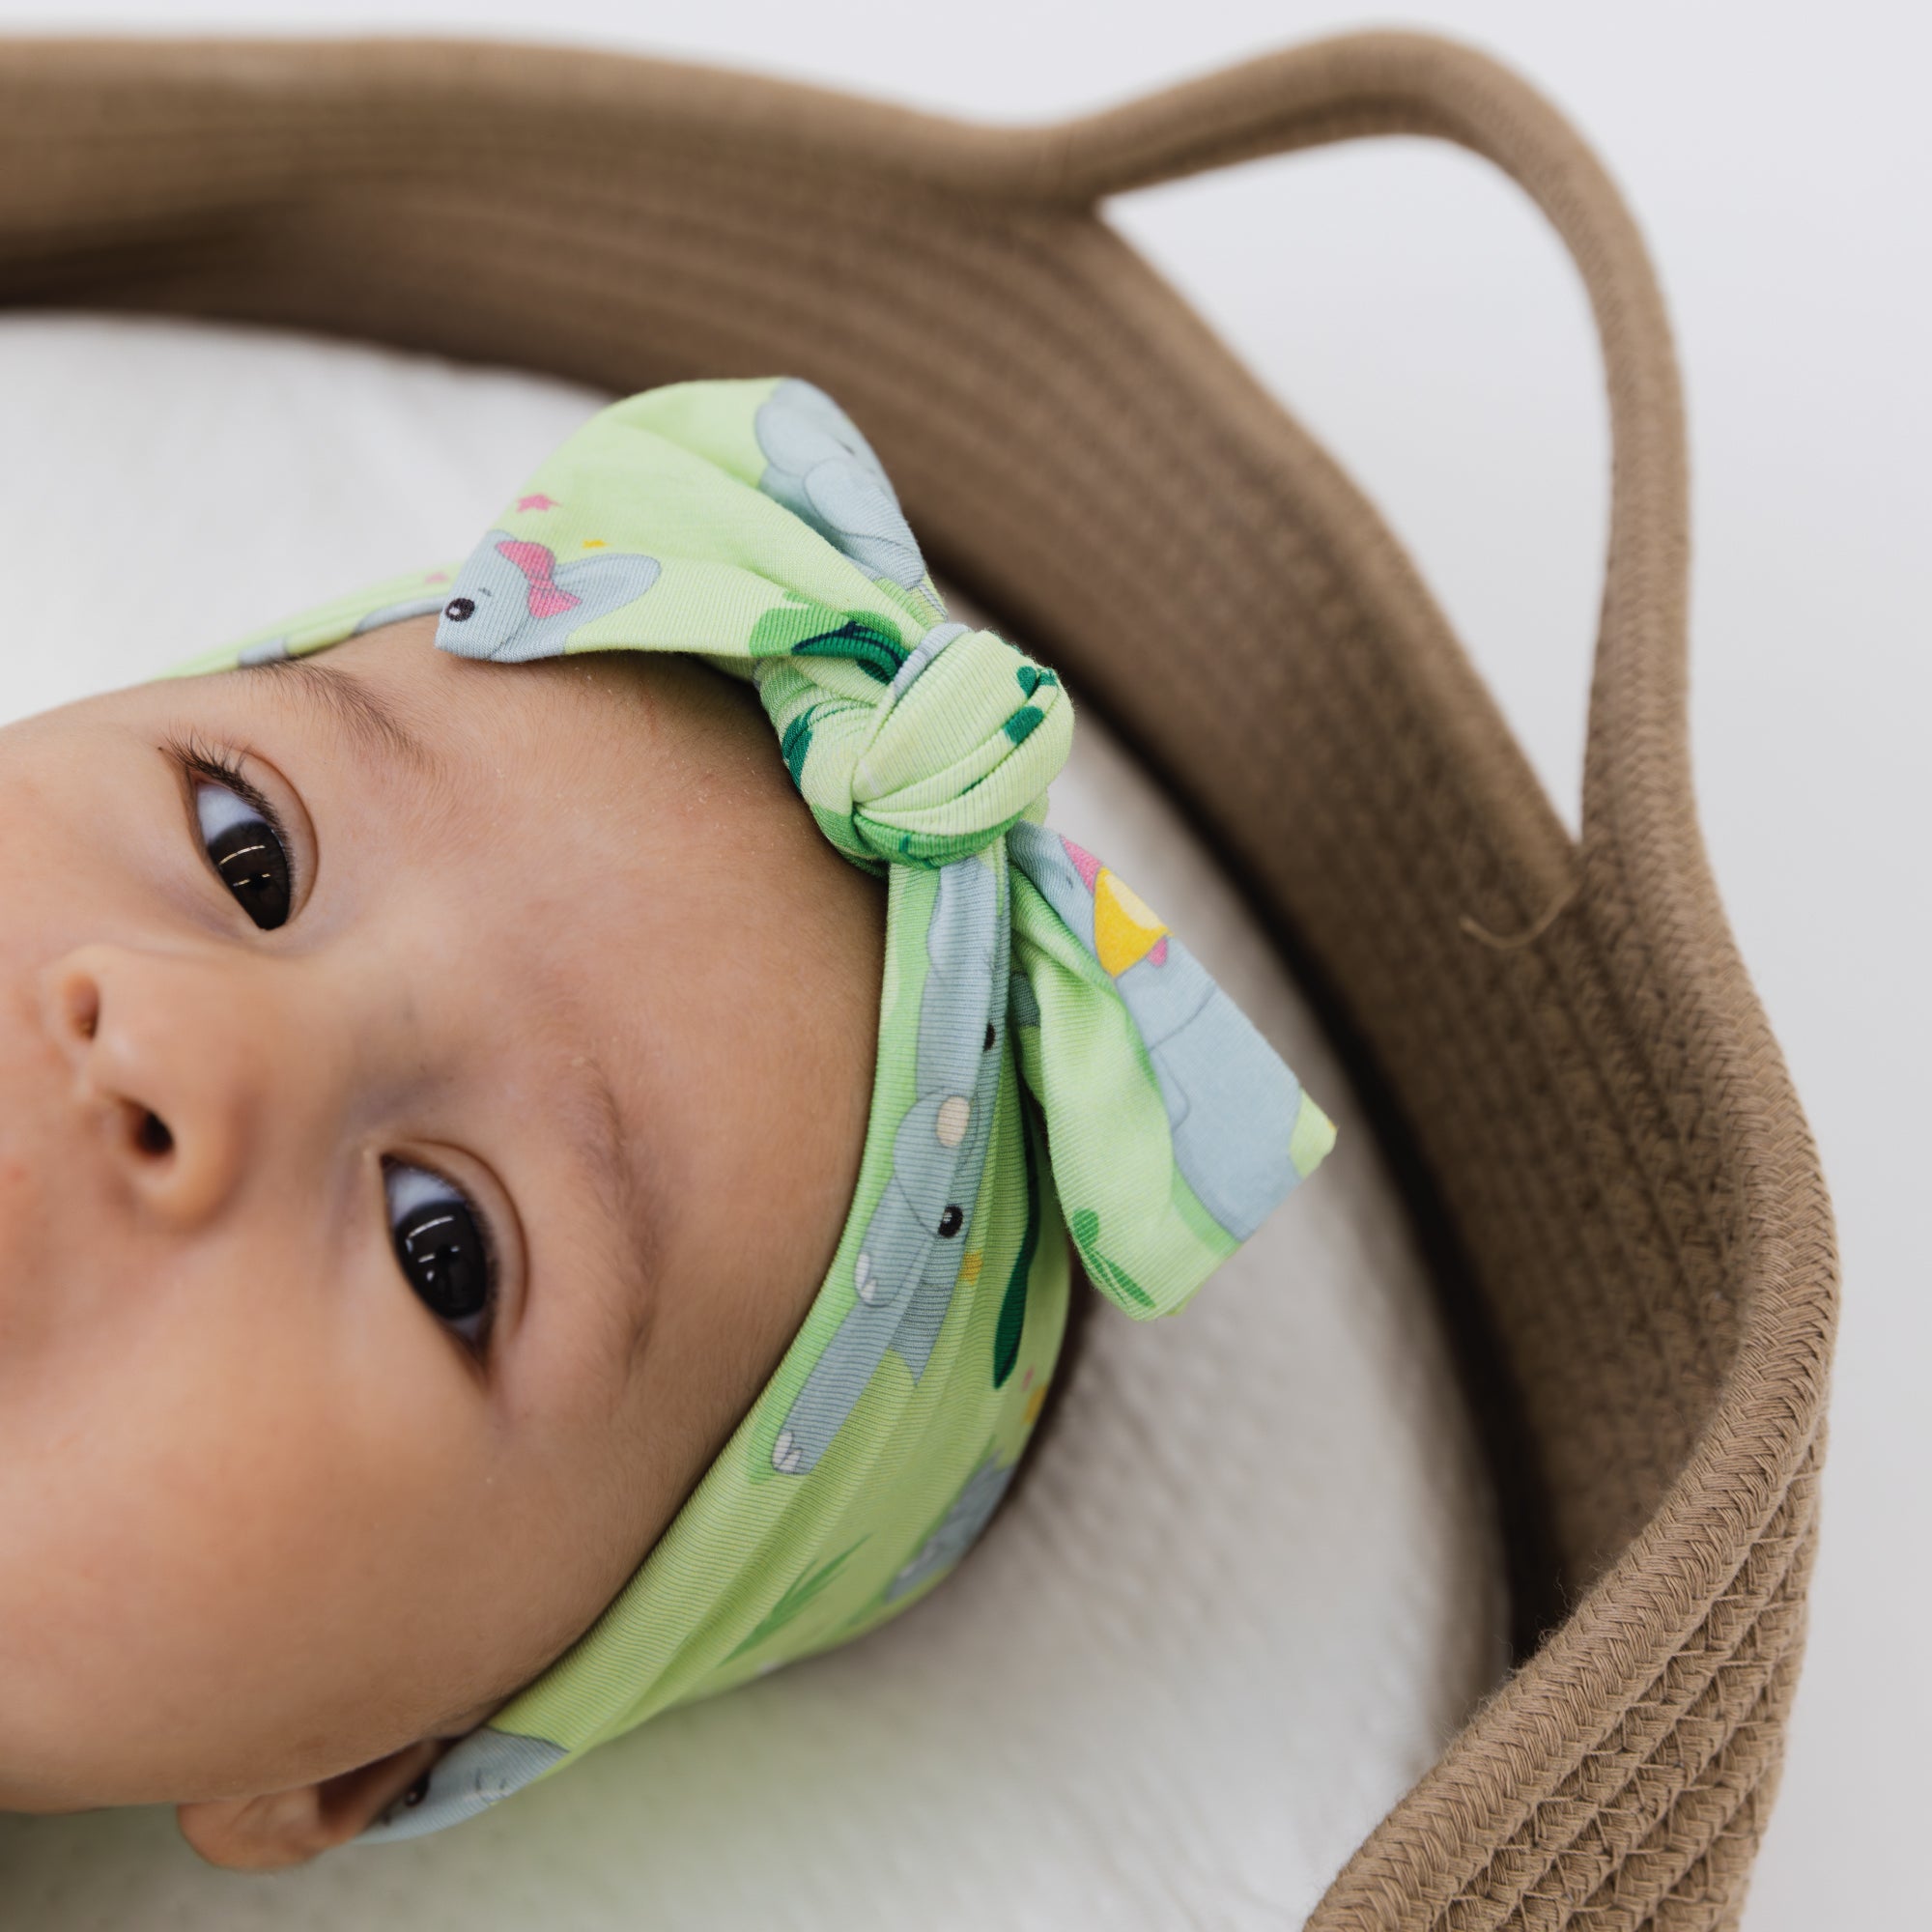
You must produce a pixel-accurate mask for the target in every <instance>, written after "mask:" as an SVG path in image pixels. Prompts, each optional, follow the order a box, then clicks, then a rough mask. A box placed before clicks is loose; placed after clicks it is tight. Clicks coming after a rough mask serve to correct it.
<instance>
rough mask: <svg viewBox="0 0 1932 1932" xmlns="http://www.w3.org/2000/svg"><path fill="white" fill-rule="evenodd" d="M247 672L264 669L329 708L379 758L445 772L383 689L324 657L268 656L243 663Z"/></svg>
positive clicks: (435, 774) (434, 774)
mask: <svg viewBox="0 0 1932 1932" xmlns="http://www.w3.org/2000/svg"><path fill="white" fill-rule="evenodd" d="M240 669H241V671H243V672H251V671H252V672H256V673H266V674H268V675H270V676H271V677H273V678H275V679H276V680H277V681H278V682H279V683H282V684H284V685H285V686H286V688H287V689H289V690H290V691H294V692H299V693H300V694H301V695H302V696H304V697H306V698H308V699H310V700H311V701H312V702H313V703H314V704H315V705H317V706H318V707H319V708H320V709H322V710H323V711H325V712H326V713H327V715H328V716H329V717H330V718H332V719H333V720H334V722H335V723H336V724H338V725H341V726H342V727H343V729H344V730H346V731H347V732H348V733H349V735H350V736H351V737H352V738H354V739H355V741H356V743H357V744H358V745H359V746H360V748H361V749H362V750H363V751H364V752H366V753H369V754H370V755H371V756H373V757H376V758H383V757H401V758H402V759H404V760H405V761H406V762H407V763H409V764H411V765H413V766H414V767H415V768H416V770H417V771H418V772H419V773H420V774H421V775H422V776H423V777H425V778H430V779H435V778H440V776H441V775H442V761H441V759H440V757H439V756H438V755H437V753H436V752H435V750H434V748H433V747H432V746H431V745H430V744H429V742H428V740H427V739H425V738H422V737H420V736H419V735H418V734H417V733H416V732H415V731H414V730H413V729H412V726H411V725H410V724H409V721H408V720H407V719H405V718H404V716H403V715H402V713H401V712H400V711H398V710H397V709H396V707H395V706H394V705H393V704H392V703H390V701H389V700H388V699H387V698H386V697H384V696H383V694H382V693H381V692H379V691H376V690H373V689H372V688H371V687H370V686H368V685H366V684H364V683H363V682H362V680H361V679H360V678H355V677H351V676H350V675H349V673H348V672H347V671H345V670H342V669H339V668H337V667H336V666H334V665H332V664H329V663H327V661H326V660H324V659H320V658H270V659H268V660H267V661H266V662H264V663H261V664H252V665H242V666H241V667H240Z"/></svg>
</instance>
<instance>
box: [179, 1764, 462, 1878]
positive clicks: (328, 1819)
mask: <svg viewBox="0 0 1932 1932" xmlns="http://www.w3.org/2000/svg"><path fill="white" fill-rule="evenodd" d="M454 1742H455V1740H454V1739H452V1738H419V1739H418V1740H417V1741H416V1742H415V1743H414V1744H412V1745H405V1746H404V1747H402V1749H400V1750H395V1751H391V1752H390V1753H389V1755H388V1756H387V1757H379V1758H377V1759H376V1760H375V1762H374V1763H372V1764H365V1765H359V1766H358V1767H357V1768H356V1769H355V1770H354V1771H345V1772H342V1773H340V1774H339V1775H338V1776H334V1777H327V1778H324V1779H323V1780H322V1781H321V1783H319V1784H302V1785H298V1786H297V1787H296V1788H295V1789H294V1790H292V1791H273V1792H269V1793H267V1794H265V1795H264V1796H262V1797H260V1798H211V1799H205V1800H202V1801H200V1802H197V1803H195V1804H178V1805H176V1807H175V1817H176V1819H177V1821H178V1822H179V1823H180V1826H181V1833H182V1836H183V1837H184V1838H185V1839H186V1840H187V1841H188V1843H189V1844H190V1845H192V1846H193V1847H194V1849H195V1850H196V1851H197V1852H199V1853H200V1854H201V1856H202V1857H203V1858H204V1859H206V1860H207V1861H208V1862H209V1863H210V1864H212V1865H224V1866H226V1867H227V1868H228V1869H229V1870H230V1871H281V1870H284V1869H285V1868H286V1867H288V1866H290V1865H301V1864H306V1863H307V1862H308V1861H309V1860H310V1859H312V1858H314V1857H315V1856H316V1854H317V1853H319V1852H326V1851H327V1850H329V1848H330V1847H331V1846H334V1845H342V1844H347V1843H348V1841H349V1840H350V1839H351V1838H353V1837H355V1834H356V1833H358V1832H360V1831H361V1830H362V1828H363V1827H364V1826H365V1825H367V1824H368V1823H370V1821H371V1820H372V1819H374V1818H375V1817H376V1816H377V1814H378V1813H379V1812H382V1811H384V1810H385V1809H386V1808H387V1807H388V1806H389V1805H390V1804H393V1803H394V1802H395V1801H396V1800H397V1799H398V1798H400V1797H401V1796H402V1795H403V1793H404V1792H406V1791H407V1790H408V1789H409V1788H410V1786H411V1785H412V1784H413V1783H414V1782H415V1781H416V1779H417V1778H419V1777H420V1776H422V1775H423V1774H424V1773H425V1772H426V1771H429V1770H430V1769H432V1768H433V1767H434V1765H435V1764H436V1761H437V1760H438V1759H439V1758H440V1757H441V1756H442V1754H443V1753H444V1752H445V1751H446V1750H448V1749H449V1747H450V1746H451V1745H452V1744H453V1743H454Z"/></svg>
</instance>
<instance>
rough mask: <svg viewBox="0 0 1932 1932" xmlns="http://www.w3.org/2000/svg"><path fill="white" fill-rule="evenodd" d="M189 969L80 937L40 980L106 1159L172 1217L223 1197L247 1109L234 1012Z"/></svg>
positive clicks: (194, 1217) (241, 1148) (235, 1171)
mask: <svg viewBox="0 0 1932 1932" xmlns="http://www.w3.org/2000/svg"><path fill="white" fill-rule="evenodd" d="M194 980H195V969H194V968H193V967H192V966H191V965H188V964H187V963H186V962H183V961H178V960H173V959H168V958H164V957H160V956H158V955H155V954H150V953H143V952H131V951H127V950H124V949H121V948H118V947H108V946H88V947H82V948H80V949H79V950H78V951H76V952H71V953H69V954H68V955H67V956H66V957H65V958H64V959H61V960H59V961H58V962H56V963H55V964H54V965H53V966H51V967H49V968H48V969H47V970H46V971H45V973H44V974H43V976H42V981H41V1003H42V1009H43V1016H44V1018H45V1022H46V1026H47V1031H48V1033H49V1035H50V1036H51V1037H52V1038H53V1039H54V1041H55V1042H56V1044H57V1045H58V1046H59V1047H60V1048H61V1050H62V1051H63V1053H64V1054H65V1055H66V1057H67V1061H68V1064H69V1065H70V1066H71V1068H72V1070H73V1094H74V1099H75V1102H76V1104H77V1105H79V1106H80V1107H81V1108H82V1109H83V1110H85V1112H86V1113H87V1114H88V1116H89V1117H90V1124H91V1126H92V1127H93V1129H94V1130H95V1131H96V1132H97V1133H98V1134H99V1137H100V1140H101V1143H102V1145H103V1146H104V1148H105V1150H106V1154H107V1158H108V1160H109V1161H110V1162H111V1163H112V1165H113V1167H114V1168H115V1170H116V1172H117V1173H118V1174H119V1176H120V1177H121V1179H123V1180H124V1181H126V1182H127V1183H128V1185H129V1187H130V1188H131V1189H132V1191H133V1193H134V1195H135V1197H136V1198H137V1199H138V1200H139V1201H140V1202H141V1203H142V1204H143V1205H144V1206H145V1207H147V1208H149V1209H150V1210H151V1211H153V1212H156V1213H157V1214H160V1215H162V1216H163V1217H165V1218H167V1219H169V1220H172V1221H176V1222H180V1223H190V1222H194V1221H198V1220H201V1219H205V1218H206V1217H207V1216H208V1215H210V1214H212V1213H213V1212H214V1211H215V1210H216V1209H217V1208H220V1207H221V1205H222V1204H223V1202H225V1201H226V1200H227V1198H228V1196H229V1194H230V1192H231V1191H232V1189H233V1188H234V1185H235V1183H236V1181H237V1180H238V1179H239V1178H240V1176H241V1166H242V1160H243V1156H244V1154H245V1151H246V1146H247V1139H248V1127H249V1115H250V1112H251V1107H250V1102H249V1099H248V1095H247V1094H246V1092H245V1089H244V1083H243V1081H242V1079H241V1068H242V1064H243V1061H244V1060H245V1057H246V1049H245V1047H244V1046H243V1045H242V1043H241V1040H240V1039H239V1038H238V1037H234V1036H235V1034H236V1033H237V1031H238V1028H239V1021H238V1019H237V1017H236V1016H235V1015H233V1014H228V1015H224V1014H223V1013H222V1012H221V1010H220V1004H219V993H218V989H216V988H213V987H212V986H204V985H197V984H195V983H194ZM224 1033H226V1034H227V1035H228V1036H229V1037H227V1038H226V1039H225V1040H224V1039H223V1038H221V1037H220V1036H221V1035H223V1034H224ZM211 1034H213V1036H215V1037H211Z"/></svg>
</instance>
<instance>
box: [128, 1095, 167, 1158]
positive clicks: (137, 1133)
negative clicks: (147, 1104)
mask: <svg viewBox="0 0 1932 1932" xmlns="http://www.w3.org/2000/svg"><path fill="white" fill-rule="evenodd" d="M134 1145H135V1146H136V1147H137V1148H139V1149H140V1150H141V1151H142V1152H143V1153H146V1154H153V1155H154V1156H155V1157H156V1159H159V1158H160V1157H161V1156H162V1155H163V1154H170V1153H173V1152H174V1151H175V1137H174V1135H173V1134H171V1133H170V1132H169V1131H168V1123H167V1122H165V1121H164V1120H162V1119H161V1117H160V1116H159V1115H158V1114H151V1113H149V1112H148V1111H147V1109H146V1108H143V1109H142V1110H141V1118H140V1120H139V1121H138V1122H136V1124H135V1127H134Z"/></svg>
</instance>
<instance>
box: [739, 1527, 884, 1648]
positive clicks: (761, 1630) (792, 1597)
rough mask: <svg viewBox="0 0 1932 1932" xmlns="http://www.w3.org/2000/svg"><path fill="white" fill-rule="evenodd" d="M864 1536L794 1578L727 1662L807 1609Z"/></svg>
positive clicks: (760, 1641) (862, 1540)
mask: <svg viewBox="0 0 1932 1932" xmlns="http://www.w3.org/2000/svg"><path fill="white" fill-rule="evenodd" d="M865 1540H866V1539H865V1538H864V1537H863V1536H862V1537H861V1538H860V1539H859V1543H855V1544H853V1546H852V1548H851V1549H841V1550H840V1551H839V1552H838V1555H837V1556H834V1557H830V1558H828V1559H827V1560H826V1561H825V1562H823V1563H821V1564H820V1565H819V1566H818V1568H817V1569H816V1570H808V1571H806V1572H804V1573H803V1574H802V1575H801V1576H799V1577H797V1578H796V1579H794V1581H793V1582H791V1583H790V1584H789V1585H788V1586H787V1587H786V1589H785V1593H784V1595H783V1596H781V1598H780V1599H779V1600H778V1602H777V1603H776V1604H774V1605H772V1606H771V1608H770V1609H769V1610H768V1611H766V1613H765V1618H764V1621H763V1622H762V1623H760V1624H759V1626H758V1627H757V1629H756V1630H754V1631H753V1633H752V1634H751V1635H750V1636H748V1637H747V1638H746V1639H745V1641H744V1642H743V1643H741V1644H740V1645H739V1646H738V1648H737V1649H736V1650H734V1651H733V1652H732V1653H731V1655H730V1656H729V1657H727V1658H726V1659H725V1662H726V1663H732V1662H736V1661H737V1660H738V1659H739V1658H741V1657H743V1656H744V1654H745V1653H746V1652H747V1651H748V1650H751V1649H752V1648H753V1646H754V1645H757V1644H761V1643H763V1642H764V1640H765V1639H766V1638H767V1637H768V1636H770V1635H771V1634H772V1633H773V1632H774V1631H778V1630H782V1629H783V1628H784V1626H785V1625H786V1624H788V1623H790V1622H791V1620H792V1619H793V1618H794V1617H795V1616H797V1615H798V1614H799V1613H800V1611H802V1610H805V1609H808V1608H809V1607H810V1605H811V1603H812V1600H813V1599H814V1598H815V1597H816V1596H817V1595H818V1593H819V1592H820V1591H821V1590H823V1589H824V1588H825V1586H826V1585H827V1584H828V1583H830V1582H831V1581H832V1580H833V1579H834V1578H835V1577H837V1576H838V1573H839V1571H840V1570H841V1569H843V1568H844V1566H845V1559H846V1558H847V1557H848V1556H850V1555H851V1554H852V1551H853V1550H855V1549H857V1548H859V1544H861V1543H864V1542H865Z"/></svg>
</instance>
